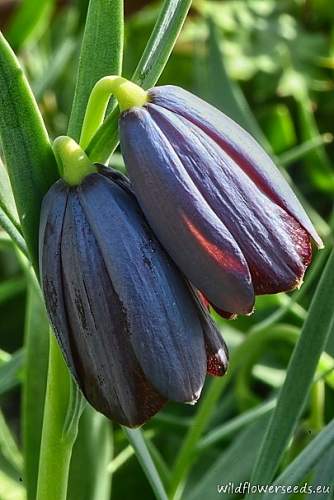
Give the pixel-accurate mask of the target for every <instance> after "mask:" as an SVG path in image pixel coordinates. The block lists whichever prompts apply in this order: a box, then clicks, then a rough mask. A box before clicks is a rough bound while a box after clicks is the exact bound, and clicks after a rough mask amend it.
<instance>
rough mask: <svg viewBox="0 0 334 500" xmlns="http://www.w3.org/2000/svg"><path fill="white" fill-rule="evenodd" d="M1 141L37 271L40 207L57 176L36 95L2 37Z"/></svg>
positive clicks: (0, 41) (0, 42)
mask: <svg viewBox="0 0 334 500" xmlns="http://www.w3.org/2000/svg"><path fill="white" fill-rule="evenodd" d="M0 138H1V142H2V147H3V153H4V159H5V162H6V165H7V169H8V173H9V177H10V180H11V185H12V188H13V192H14V197H15V201H16V206H17V210H18V213H19V217H20V220H21V226H22V230H23V234H24V237H25V241H26V244H27V247H28V250H29V253H30V256H31V260H32V262H33V264H34V266H35V269H37V261H38V250H37V249H38V228H39V213H40V205H41V201H42V198H43V196H44V194H45V193H46V191H47V190H48V188H49V186H50V185H51V184H52V182H53V181H54V180H55V179H56V178H57V175H58V173H57V168H56V164H55V159H54V156H53V153H52V150H51V146H50V143H49V139H48V135H47V132H46V130H45V127H44V123H43V120H42V117H41V115H40V112H39V110H38V107H37V104H36V102H35V99H34V97H33V94H32V92H31V90H30V87H29V85H28V82H27V80H26V78H25V76H24V74H23V71H22V69H21V67H20V65H19V63H18V61H17V59H16V57H15V55H14V53H13V51H12V50H11V48H10V46H9V45H8V43H7V42H6V40H5V38H4V37H3V36H2V35H1V34H0Z"/></svg>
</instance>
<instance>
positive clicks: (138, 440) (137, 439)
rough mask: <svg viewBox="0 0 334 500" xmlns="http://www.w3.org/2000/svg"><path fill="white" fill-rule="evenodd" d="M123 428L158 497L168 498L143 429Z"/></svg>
mask: <svg viewBox="0 0 334 500" xmlns="http://www.w3.org/2000/svg"><path fill="white" fill-rule="evenodd" d="M123 430H124V432H125V434H126V436H127V438H128V440H129V442H130V443H131V445H132V446H133V448H134V450H135V452H136V456H137V459H138V461H139V463H140V465H141V467H142V469H143V471H144V472H145V474H146V477H147V479H148V481H149V483H150V485H151V486H152V489H153V491H154V493H155V496H156V498H157V499H158V500H168V497H167V494H166V492H165V490H164V487H163V484H162V481H161V479H160V476H159V474H158V472H157V469H156V467H155V465H154V463H153V460H152V457H151V455H150V453H149V451H148V449H147V446H146V443H145V440H144V437H143V435H142V433H141V431H140V430H139V429H127V428H126V427H123Z"/></svg>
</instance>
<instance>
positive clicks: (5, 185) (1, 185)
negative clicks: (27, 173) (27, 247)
mask: <svg viewBox="0 0 334 500" xmlns="http://www.w3.org/2000/svg"><path fill="white" fill-rule="evenodd" d="M0 208H1V209H2V210H3V211H4V212H5V213H6V214H7V215H8V217H9V219H10V220H11V221H12V223H13V224H14V225H15V226H16V227H17V228H19V225H20V222H19V216H18V213H17V210H16V206H15V200H14V196H13V191H12V188H11V185H10V181H9V177H8V173H7V170H6V168H5V166H4V165H3V163H2V161H1V158H0Z"/></svg>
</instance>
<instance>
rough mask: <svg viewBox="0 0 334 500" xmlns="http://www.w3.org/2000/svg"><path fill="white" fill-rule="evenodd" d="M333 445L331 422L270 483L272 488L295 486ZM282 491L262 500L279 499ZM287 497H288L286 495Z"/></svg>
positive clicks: (333, 423) (333, 435)
mask: <svg viewBox="0 0 334 500" xmlns="http://www.w3.org/2000/svg"><path fill="white" fill-rule="evenodd" d="M333 444H334V420H332V421H331V422H330V423H329V424H328V425H327V426H326V427H325V428H324V429H323V430H322V431H321V432H320V434H318V435H317V436H316V437H315V438H314V439H313V441H311V443H309V445H308V446H306V448H304V450H303V451H302V452H301V453H300V454H299V455H298V456H297V458H296V459H295V460H294V461H293V462H292V463H291V464H290V465H289V466H288V467H287V468H286V469H285V470H284V471H283V472H282V474H281V475H280V476H279V477H278V478H277V479H276V480H275V481H274V482H273V483H272V485H273V486H276V487H278V486H283V485H286V486H289V485H290V486H291V485H297V484H298V483H299V482H300V481H302V480H303V479H304V478H305V476H306V475H307V474H308V473H309V472H310V471H311V470H312V469H313V467H314V465H315V464H316V463H317V461H318V460H319V459H320V458H321V457H322V455H323V454H324V453H326V451H327V450H328V449H329V448H330V447H331V446H332V445H333ZM282 496H285V495H282V491H280V490H279V489H277V493H276V494H274V495H273V494H272V493H268V494H266V495H265V496H264V497H263V500H269V499H270V498H281V497H282ZM286 496H289V495H286Z"/></svg>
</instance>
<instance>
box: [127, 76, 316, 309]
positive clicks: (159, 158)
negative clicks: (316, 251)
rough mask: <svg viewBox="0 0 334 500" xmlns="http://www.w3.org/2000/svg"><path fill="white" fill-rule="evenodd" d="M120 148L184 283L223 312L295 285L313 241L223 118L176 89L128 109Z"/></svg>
mask: <svg viewBox="0 0 334 500" xmlns="http://www.w3.org/2000/svg"><path fill="white" fill-rule="evenodd" d="M119 126H120V137H121V149H122V154H123V157H124V161H125V164H126V167H127V170H128V174H129V177H130V180H131V183H132V186H133V189H134V192H135V194H136V197H137V199H138V202H139V204H140V206H141V208H142V210H143V212H144V214H145V216H146V218H147V220H148V222H149V224H150V226H151V227H152V229H153V231H154V233H155V234H156V236H157V237H158V239H159V241H160V242H161V243H162V245H163V246H164V248H165V249H166V250H167V252H168V253H169V255H170V256H171V257H172V259H173V260H174V262H175V263H176V264H177V265H178V267H179V268H180V269H181V271H182V272H183V273H184V274H185V276H186V277H187V278H188V279H189V280H190V281H191V282H192V283H193V285H194V286H195V287H196V288H198V289H199V290H200V291H201V292H202V294H203V295H204V296H205V297H206V298H207V300H208V301H209V302H210V303H211V304H212V305H213V306H214V307H215V308H216V309H217V310H218V311H225V312H227V313H231V314H233V313H243V314H245V313H246V314H247V313H250V312H251V311H252V309H253V305H254V299H255V295H257V294H267V293H277V292H281V291H289V290H292V289H294V288H296V287H298V286H299V285H300V284H301V282H302V279H303V276H304V273H305V270H306V268H307V266H308V265H309V264H310V262H311V258H312V248H311V238H312V239H313V240H314V241H315V242H316V243H317V245H318V246H319V247H321V246H322V242H321V239H320V238H319V236H318V235H317V233H316V231H315V229H314V227H313V225H312V223H311V222H310V220H309V218H308V216H307V214H306V213H305V211H304V209H303V207H302V206H301V204H300V203H299V201H298V199H297V198H296V196H295V194H294V193H293V191H292V189H291V188H290V186H289V185H288V183H287V182H286V180H285V179H284V177H283V176H282V175H281V173H280V172H279V170H278V169H277V168H276V166H275V165H274V164H273V162H272V160H271V159H270V157H269V156H268V155H267V154H266V153H265V151H264V150H263V149H262V148H261V146H260V145H259V144H258V143H257V142H256V141H255V140H254V139H253V138H252V137H251V136H250V135H249V134H248V133H247V132H246V131H245V130H243V129H242V128H241V127H240V126H239V125H237V124H236V123H235V122H234V121H233V120H231V119H230V118H228V117H227V116H226V115H225V114H223V113H222V112H220V111H218V110H217V109H215V108H214V107H213V106H211V105H209V104H207V103H206V102H204V101H203V100H201V99H199V98H198V97H196V96H194V95H192V94H190V93H189V92H187V91H185V90H183V89H181V88H178V87H174V86H162V87H156V88H153V89H151V90H149V91H148V92H147V96H146V102H144V103H141V104H140V105H137V106H132V107H130V108H128V109H125V110H124V111H123V112H122V113H121V117H120V121H119Z"/></svg>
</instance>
